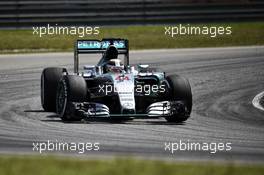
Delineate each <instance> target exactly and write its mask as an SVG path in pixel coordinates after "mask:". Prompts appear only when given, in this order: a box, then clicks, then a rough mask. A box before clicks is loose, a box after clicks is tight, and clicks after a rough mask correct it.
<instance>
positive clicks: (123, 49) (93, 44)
mask: <svg viewBox="0 0 264 175" xmlns="http://www.w3.org/2000/svg"><path fill="white" fill-rule="evenodd" d="M109 45H114V46H115V47H116V48H117V50H118V54H124V55H125V60H124V63H125V65H128V64H129V53H128V52H129V46H128V40H127V39H120V38H109V39H102V40H77V42H76V43H75V47H74V72H75V73H78V71H79V54H94V53H102V54H103V53H104V52H105V51H106V49H107V48H108V46H109Z"/></svg>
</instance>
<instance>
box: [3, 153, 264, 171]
mask: <svg viewBox="0 0 264 175" xmlns="http://www.w3.org/2000/svg"><path fill="white" fill-rule="evenodd" d="M0 165H1V166H0V174H3V175H20V174H27V175H35V174H38V175H46V174H49V175H57V174H63V175H83V174H92V175H103V174H115V175H124V174H125V175H130V174H131V175H132V174H133V175H135V174H136V175H159V174H162V175H163V174H166V175H171V174H174V175H183V174H184V175H193V174H195V175H207V174H210V175H238V174H239V175H248V174H250V175H261V174H263V172H264V167H263V166H261V165H247V164H246V165H244V164H243V165H238V164H223V163H220V164H213V163H209V164H208V163H176V162H162V161H153V160H148V161H146V160H137V159H120V158H119V159H112V160H110V159H109V160H79V159H74V158H67V157H66V158H62V157H59V158H58V157H57V158H55V157H47V156H42V157H37V156H26V157H10V156H2V157H0Z"/></svg>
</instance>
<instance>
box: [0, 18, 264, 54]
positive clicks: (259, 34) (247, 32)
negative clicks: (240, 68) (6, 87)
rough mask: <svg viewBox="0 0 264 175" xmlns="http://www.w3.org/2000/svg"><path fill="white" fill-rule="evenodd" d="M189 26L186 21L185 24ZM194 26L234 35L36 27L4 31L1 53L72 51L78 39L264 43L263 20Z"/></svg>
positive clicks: (142, 45) (180, 44)
mask: <svg viewBox="0 0 264 175" xmlns="http://www.w3.org/2000/svg"><path fill="white" fill-rule="evenodd" d="M183 25H186V24H183ZM190 25H191V26H200V27H202V26H208V27H210V26H218V27H219V26H223V27H227V26H231V27H232V34H231V35H219V36H217V37H215V38H212V37H210V36H209V35H177V36H176V35H175V36H174V37H173V38H172V37H170V36H168V35H165V34H164V32H165V29H164V27H165V26H178V25H177V24H175V25H158V26H121V27H100V34H99V35H96V36H92V35H91V36H86V37H85V38H80V37H79V38H78V35H45V36H42V37H39V36H38V35H33V34H32V33H33V30H1V31H0V38H1V42H0V53H9V52H11V53H12V52H47V51H48V52H57V51H72V50H73V43H74V41H76V40H77V39H92V38H97V39H102V38H104V37H119V38H127V39H129V41H130V49H160V48H193V47H225V46H248V45H263V44H264V32H263V31H264V22H240V23H218V24H213V23H210V24H190Z"/></svg>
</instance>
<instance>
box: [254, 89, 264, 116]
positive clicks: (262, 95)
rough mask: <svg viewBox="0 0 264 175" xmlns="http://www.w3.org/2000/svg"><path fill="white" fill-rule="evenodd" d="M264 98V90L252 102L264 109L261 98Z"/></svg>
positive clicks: (256, 106)
mask: <svg viewBox="0 0 264 175" xmlns="http://www.w3.org/2000/svg"><path fill="white" fill-rule="evenodd" d="M262 98H264V91H263V92H261V93H259V94H258V95H256V96H255V97H254V99H253V100H252V104H253V106H254V107H255V108H258V109H260V110H262V111H264V107H263V106H262V105H261V104H260V100H261V99H262Z"/></svg>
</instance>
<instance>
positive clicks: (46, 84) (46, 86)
mask: <svg viewBox="0 0 264 175" xmlns="http://www.w3.org/2000/svg"><path fill="white" fill-rule="evenodd" d="M64 72H66V73H67V70H66V69H65V68H58V67H49V68H45V69H44V70H43V71H42V74H41V105H42V107H43V109H44V110H45V111H47V112H56V92H57V87H58V83H59V81H60V79H61V78H62V76H63V73H64Z"/></svg>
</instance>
